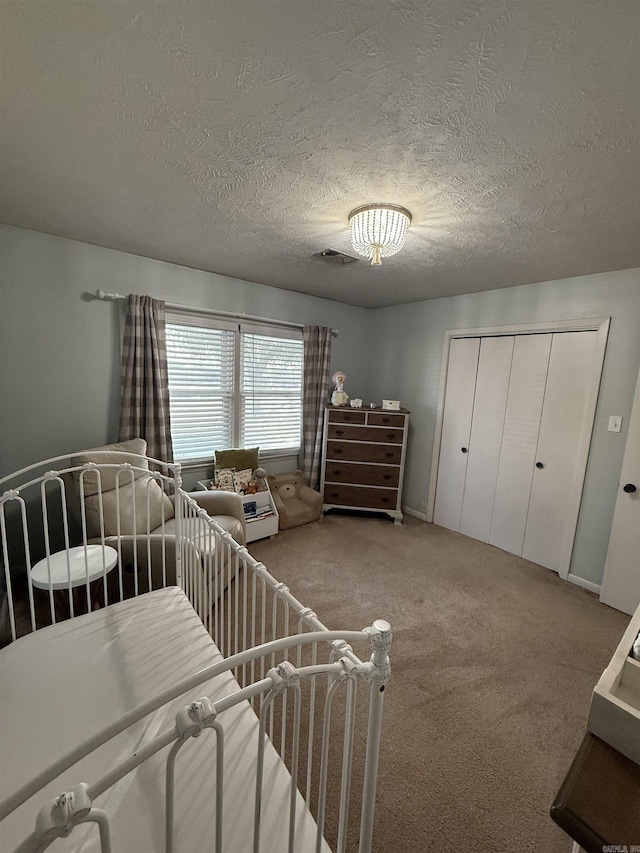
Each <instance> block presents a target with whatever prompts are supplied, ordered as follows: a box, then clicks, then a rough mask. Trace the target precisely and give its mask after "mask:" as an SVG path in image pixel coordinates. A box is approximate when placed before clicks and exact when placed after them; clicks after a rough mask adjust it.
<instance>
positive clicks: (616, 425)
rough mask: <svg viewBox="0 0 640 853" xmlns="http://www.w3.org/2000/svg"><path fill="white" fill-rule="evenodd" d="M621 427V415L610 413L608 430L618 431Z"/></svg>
mask: <svg viewBox="0 0 640 853" xmlns="http://www.w3.org/2000/svg"><path fill="white" fill-rule="evenodd" d="M621 429H622V415H611V417H610V418H609V428H608V432H620V430H621Z"/></svg>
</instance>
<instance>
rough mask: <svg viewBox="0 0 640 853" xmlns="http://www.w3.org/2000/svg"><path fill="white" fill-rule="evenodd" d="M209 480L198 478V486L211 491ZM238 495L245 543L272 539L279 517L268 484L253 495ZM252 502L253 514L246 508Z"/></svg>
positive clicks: (275, 532)
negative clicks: (254, 509) (241, 510)
mask: <svg viewBox="0 0 640 853" xmlns="http://www.w3.org/2000/svg"><path fill="white" fill-rule="evenodd" d="M211 482H212V481H211V480H198V487H199V488H200V489H202V490H204V491H211ZM239 497H240V498H241V500H242V506H243V508H244V511H245V515H244V521H245V525H246V533H245V539H246V542H247V544H249V542H256V541H257V540H258V539H273V537H274V536H276V534H277V533H278V522H279V517H278V510H277V507H276V505H275V501H274V500H273V495H272V494H271V490H270V489H269V486H268V484H267V487H266V489H264V490H263V491H262V492H256V493H255V494H254V495H240V496H239ZM252 503H255V505H256V513H255V514H252V513H250V512H247V508H248V507H249V506H250V505H251V504H252Z"/></svg>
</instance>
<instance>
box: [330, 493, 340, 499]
mask: <svg viewBox="0 0 640 853" xmlns="http://www.w3.org/2000/svg"><path fill="white" fill-rule="evenodd" d="M331 497H332V498H339V497H340V492H331Z"/></svg>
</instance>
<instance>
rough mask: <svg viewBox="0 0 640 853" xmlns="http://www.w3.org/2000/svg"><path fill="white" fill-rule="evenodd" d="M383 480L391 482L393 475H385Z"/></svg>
mask: <svg viewBox="0 0 640 853" xmlns="http://www.w3.org/2000/svg"><path fill="white" fill-rule="evenodd" d="M382 479H383V480H390V479H391V474H383V475H382Z"/></svg>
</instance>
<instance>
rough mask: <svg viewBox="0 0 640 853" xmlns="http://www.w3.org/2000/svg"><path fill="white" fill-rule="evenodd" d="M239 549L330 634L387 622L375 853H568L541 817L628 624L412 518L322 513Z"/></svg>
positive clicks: (554, 581) (576, 591)
mask: <svg viewBox="0 0 640 853" xmlns="http://www.w3.org/2000/svg"><path fill="white" fill-rule="evenodd" d="M250 551H251V553H252V554H253V555H254V556H255V557H256V558H257V559H259V560H262V561H263V562H264V563H265V564H266V565H267V567H268V568H269V569H270V570H271V571H272V572H273V574H274V575H275V576H276V577H277V578H278V579H279V580H281V581H283V582H284V583H286V584H287V585H288V586H289V587H290V588H291V591H292V592H293V593H294V594H295V595H296V596H297V597H298V598H299V599H300V600H301V601H302V602H303V603H304V604H305V605H308V606H310V607H312V608H313V609H314V610H315V611H316V613H317V614H318V616H319V618H320V619H321V620H322V621H324V623H325V624H326V625H327V626H328V627H329V628H362V627H365V625H369V624H371V622H372V621H373V620H374V619H376V618H384V619H387V620H388V621H389V622H391V624H392V627H393V631H394V643H393V648H392V680H391V682H390V683H389V685H388V687H387V691H386V694H385V695H386V699H385V719H384V733H383V747H382V753H381V763H380V773H379V788H378V805H377V812H376V828H375V836H374V838H375V841H374V850H375V851H376V853H431V851H434V852H435V851H437V853H462V851H464V852H465V853H489V851H491V853H507V851H508V853H513V851H518V853H568V851H569V850H570V849H571V842H570V840H569V839H568V838H567V836H565V835H564V834H563V833H562V832H561V831H560V830H559V829H558V828H557V827H556V826H555V824H554V823H553V822H552V820H551V818H550V817H549V808H550V806H551V803H552V802H553V799H554V797H555V794H556V792H557V790H558V787H559V785H560V783H561V782H562V779H563V778H564V775H565V773H566V771H567V769H568V767H569V764H570V763H571V760H572V758H573V755H574V753H575V751H576V749H577V747H578V746H579V744H580V742H581V740H582V737H583V735H584V730H585V724H586V719H587V714H588V710H589V702H590V695H591V691H592V689H593V686H594V684H595V682H596V681H597V680H598V678H599V677H600V675H601V673H602V670H603V669H604V667H605V666H606V664H607V663H608V661H609V659H610V657H611V655H612V653H613V651H614V649H615V648H616V646H617V645H618V643H619V641H620V638H621V636H622V634H623V632H624V629H625V627H626V625H627V624H628V621H629V619H628V617H627V616H625V615H624V614H622V613H619V612H618V611H616V610H612V609H611V608H609V607H606V606H605V605H602V604H600V602H599V601H598V598H597V597H596V596H595V595H593V594H592V593H589V592H587V591H586V590H583V589H580V588H578V587H576V586H574V585H573V584H570V583H567V582H566V581H561V580H560V579H559V578H558V577H557V576H556V575H555V574H554V573H552V572H550V571H548V570H546V569H543V568H541V567H540V566H536V565H534V564H533V563H529V562H527V561H526V560H523V559H521V558H519V557H515V556H513V555H511V554H507V553H506V552H504V551H500V550H498V549H497V548H493V547H491V546H489V545H484V544H483V543H480V542H476V541H475V540H473V539H468V538H467V537H465V536H462V535H460V534H456V533H452V532H451V531H449V530H445V529H443V528H440V527H436V526H435V525H430V524H425V523H424V522H421V521H418V520H416V519H412V518H405V522H404V524H402V525H401V526H396V525H394V524H393V523H392V522H390V521H389V520H388V519H383V518H376V517H359V516H354V515H339V514H334V513H330V514H329V515H327V516H325V517H324V519H322V520H321V521H319V522H316V523H315V524H310V525H307V526H305V527H299V528H295V529H292V530H285V531H283V532H282V533H280V534H279V535H278V536H277V537H275V538H274V539H270V540H264V541H261V542H254V543H252V544H251V545H250ZM354 840H355V839H354Z"/></svg>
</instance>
